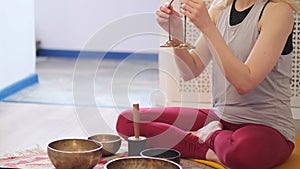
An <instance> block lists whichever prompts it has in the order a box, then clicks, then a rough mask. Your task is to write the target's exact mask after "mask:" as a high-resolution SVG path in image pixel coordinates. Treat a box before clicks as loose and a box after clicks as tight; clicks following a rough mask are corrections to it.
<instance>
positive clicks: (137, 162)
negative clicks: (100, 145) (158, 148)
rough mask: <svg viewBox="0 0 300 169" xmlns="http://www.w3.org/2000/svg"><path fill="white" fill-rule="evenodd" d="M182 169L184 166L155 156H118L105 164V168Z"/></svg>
mask: <svg viewBox="0 0 300 169" xmlns="http://www.w3.org/2000/svg"><path fill="white" fill-rule="evenodd" d="M121 168H124V169H125V168H126V169H150V168H151V169H182V167H181V166H180V165H179V164H177V163H175V162H173V161H170V160H166V159H162V158H155V157H141V156H131V157H123V158H116V159H113V160H111V161H109V162H107V163H106V164H105V165H104V169H121Z"/></svg>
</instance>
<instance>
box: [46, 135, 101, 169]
mask: <svg viewBox="0 0 300 169" xmlns="http://www.w3.org/2000/svg"><path fill="white" fill-rule="evenodd" d="M102 148H103V145H102V144H101V143H99V142H95V141H92V140H86V139H62V140H57V141H53V142H51V143H49V144H48V147H47V152H48V157H49V159H50V161H51V163H52V164H53V165H54V166H55V168H57V169H82V168H85V169H92V168H93V167H94V166H96V165H97V163H98V162H99V160H100V159H101V156H102Z"/></svg>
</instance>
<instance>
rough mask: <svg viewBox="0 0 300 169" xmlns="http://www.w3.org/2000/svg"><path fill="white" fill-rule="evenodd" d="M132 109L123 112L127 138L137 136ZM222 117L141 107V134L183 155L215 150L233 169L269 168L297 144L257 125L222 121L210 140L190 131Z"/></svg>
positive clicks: (198, 155)
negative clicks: (200, 139) (204, 139)
mask: <svg viewBox="0 0 300 169" xmlns="http://www.w3.org/2000/svg"><path fill="white" fill-rule="evenodd" d="M132 119H133V113H132V110H127V111H124V112H122V113H121V114H120V115H119V117H118V121H117V126H116V129H117V132H118V133H119V134H120V135H121V136H122V137H123V138H124V139H127V138H128V137H130V136H133V135H134V130H133V122H132ZM214 120H220V119H219V118H218V117H217V116H216V115H215V114H214V113H213V111H211V110H210V109H194V108H183V107H165V108H143V109H140V134H141V135H142V136H145V137H147V147H148V148H151V147H161V148H173V149H176V150H178V151H180V152H181V154H182V157H185V158H197V159H205V155H206V152H207V150H208V149H212V150H213V151H214V152H215V153H216V155H217V156H218V158H219V160H220V161H221V162H222V163H223V164H224V165H225V166H227V167H229V168H231V169H268V168H272V167H274V166H276V165H278V164H281V163H283V162H284V161H286V160H287V159H288V157H289V156H290V154H291V153H292V150H293V149H294V144H293V143H292V142H290V141H288V140H286V138H285V137H284V136H283V135H282V134H281V133H279V132H278V131H277V130H275V129H273V128H271V127H268V126H265V125H257V124H242V125H238V124H232V123H228V122H225V121H223V120H220V122H221V123H222V124H223V130H218V131H215V132H213V133H212V134H211V135H210V136H209V137H208V139H207V140H206V142H199V138H198V137H197V136H195V135H193V134H191V133H190V131H197V130H198V129H200V128H201V127H203V126H204V125H205V124H207V123H209V122H211V121H214Z"/></svg>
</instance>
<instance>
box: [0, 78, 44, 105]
mask: <svg viewBox="0 0 300 169" xmlns="http://www.w3.org/2000/svg"><path fill="white" fill-rule="evenodd" d="M37 83H38V75H37V74H31V75H29V76H28V77H26V78H24V79H22V80H19V81H17V82H15V83H13V84H11V85H9V86H8V87H5V88H4V89H0V101H2V100H3V99H4V98H6V97H8V96H10V95H12V94H15V93H17V92H19V91H21V90H22V89H25V88H27V87H29V86H32V85H34V84H37Z"/></svg>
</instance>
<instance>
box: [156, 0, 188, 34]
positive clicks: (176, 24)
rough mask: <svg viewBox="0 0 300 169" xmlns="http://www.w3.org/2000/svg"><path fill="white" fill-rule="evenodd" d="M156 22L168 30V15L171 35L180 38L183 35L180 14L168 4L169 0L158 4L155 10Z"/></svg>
mask: <svg viewBox="0 0 300 169" xmlns="http://www.w3.org/2000/svg"><path fill="white" fill-rule="evenodd" d="M156 15H157V19H156V20H157V22H158V24H159V25H160V26H161V27H162V28H163V29H164V30H165V31H167V32H169V17H170V23H171V25H170V30H171V32H170V33H171V35H172V36H173V37H174V38H176V39H179V40H181V39H182V36H183V26H182V20H181V18H180V14H179V13H178V12H177V11H175V10H174V8H173V6H170V4H169V2H167V3H166V4H165V5H162V6H160V8H159V10H157V11H156Z"/></svg>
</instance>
